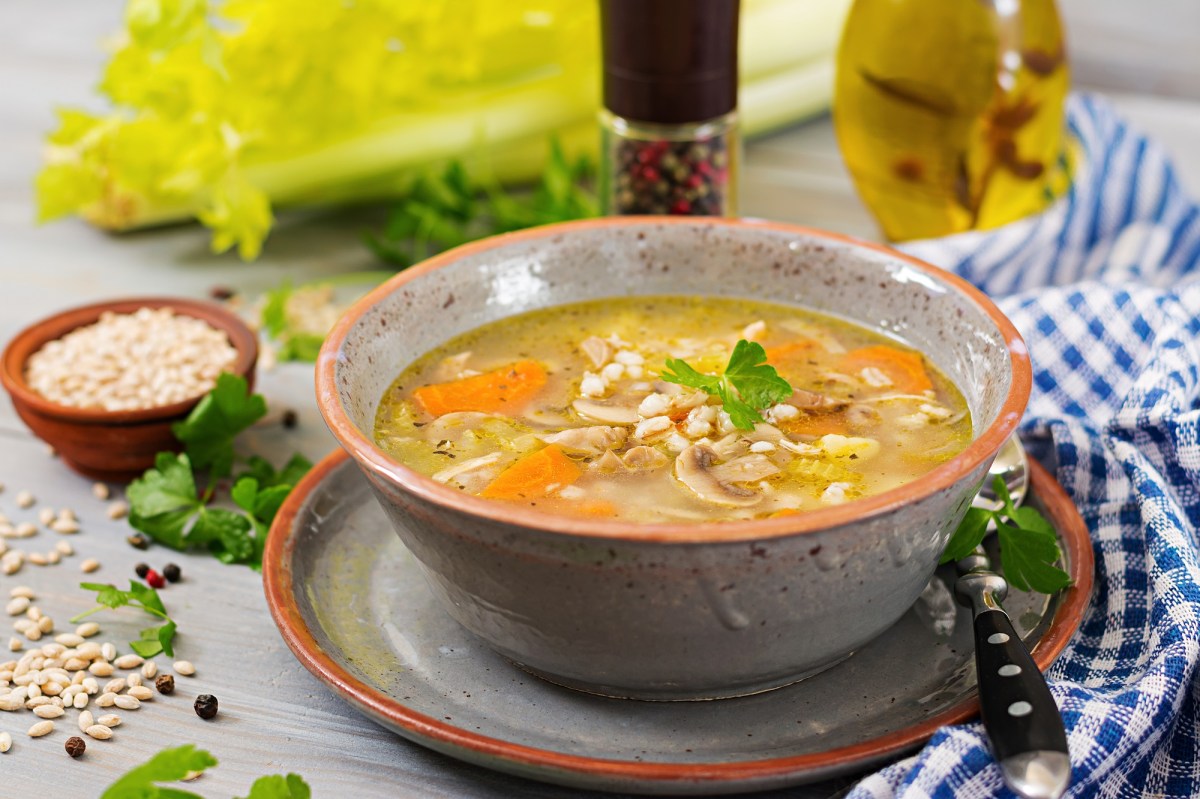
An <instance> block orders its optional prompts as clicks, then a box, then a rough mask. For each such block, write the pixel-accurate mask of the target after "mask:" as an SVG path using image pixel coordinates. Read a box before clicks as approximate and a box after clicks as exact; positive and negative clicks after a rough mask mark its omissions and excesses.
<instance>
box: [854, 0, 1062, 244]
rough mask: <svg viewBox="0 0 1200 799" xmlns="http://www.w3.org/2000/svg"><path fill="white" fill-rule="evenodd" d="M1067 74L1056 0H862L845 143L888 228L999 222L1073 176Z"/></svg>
mask: <svg viewBox="0 0 1200 799" xmlns="http://www.w3.org/2000/svg"><path fill="white" fill-rule="evenodd" d="M1068 84H1069V77H1068V70H1067V64H1066V58H1065V51H1064V47H1063V31H1062V26H1061V23H1060V20H1059V16H1058V11H1057V9H1056V8H1055V5H1054V2H1053V0H856V2H855V3H854V6H853V7H852V8H851V11H850V14H849V16H848V18H847V21H846V26H845V30H844V32H843V35H842V41H841V44H840V47H839V50H838V55H837V80H836V87H835V93H834V112H833V113H834V125H835V128H836V131H837V138H838V144H839V146H840V148H841V152H842V157H843V159H844V160H845V163H846V166H847V168H848V169H849V171H850V174H851V176H852V177H853V179H854V181H855V184H856V186H857V188H858V192H859V194H860V196H861V197H862V199H863V201H864V202H865V203H866V205H867V206H868V207H869V208H870V209H871V211H872V213H873V214H874V215H875V218H876V219H877V220H878V221H879V223H880V225H881V226H882V228H883V231H884V234H885V235H886V236H887V237H888V238H889V239H891V240H893V241H904V240H908V239H917V238H927V237H933V236H943V235H947V234H950V233H956V232H960V231H964V230H970V229H986V228H994V227H997V226H999V225H1003V224H1006V223H1008V222H1011V221H1014V220H1016V219H1019V218H1021V217H1024V216H1026V215H1030V214H1035V213H1038V212H1039V211H1041V210H1043V209H1044V208H1045V207H1046V206H1047V205H1048V204H1049V203H1051V202H1052V201H1053V200H1054V198H1056V197H1057V196H1059V195H1060V194H1062V193H1063V192H1065V191H1066V189H1067V187H1068V186H1069V183H1070V161H1071V158H1070V157H1069V153H1068V145H1067V139H1066V131H1065V120H1064V113H1065V111H1064V102H1065V99H1066V95H1067V89H1068Z"/></svg>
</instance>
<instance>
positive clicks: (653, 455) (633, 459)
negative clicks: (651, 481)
mask: <svg viewBox="0 0 1200 799" xmlns="http://www.w3.org/2000/svg"><path fill="white" fill-rule="evenodd" d="M669 460H670V458H668V457H667V456H666V455H664V454H662V453H661V452H659V451H658V450H656V449H655V448H654V447H645V446H642V447H633V448H632V449H630V450H629V451H628V452H626V453H625V458H624V460H623V462H624V464H625V468H627V469H629V470H630V471H633V472H643V471H649V470H651V469H657V468H659V467H660V466H666V465H667V462H668V461H669Z"/></svg>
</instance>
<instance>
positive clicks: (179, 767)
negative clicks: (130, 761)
mask: <svg viewBox="0 0 1200 799" xmlns="http://www.w3.org/2000/svg"><path fill="white" fill-rule="evenodd" d="M215 765H217V759H216V758H215V757H213V756H212V755H210V754H209V753H208V752H205V751H204V750H203V749H197V748H196V747H195V746H193V745H192V744H187V745H185V746H179V747H176V748H174V749H164V750H163V751H161V752H159V753H158V754H157V755H155V756H154V757H152V758H150V759H149V760H147V761H146V762H145V763H143V764H142V765H140V766H137V767H135V768H133V769H131V770H129V771H127V772H125V774H123V775H122V776H121V777H119V778H118V779H117V781H116V782H114V783H113V784H112V785H110V786H108V788H107V790H105V791H104V793H103V794H101V795H100V799H160V797H161V799H168V797H169V799H201V797H200V795H199V794H194V793H191V792H190V791H184V790H180V789H179V788H160V787H158V786H157V785H155V783H157V782H176V781H178V780H182V779H183V778H184V777H186V776H188V774H189V773H191V772H194V771H204V770H205V769H207V768H210V767H212V766H215Z"/></svg>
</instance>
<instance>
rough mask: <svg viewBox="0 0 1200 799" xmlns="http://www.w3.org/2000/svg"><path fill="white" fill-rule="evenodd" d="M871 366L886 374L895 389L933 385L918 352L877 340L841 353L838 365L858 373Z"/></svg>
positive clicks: (910, 390) (911, 391)
mask: <svg viewBox="0 0 1200 799" xmlns="http://www.w3.org/2000/svg"><path fill="white" fill-rule="evenodd" d="M870 367H874V368H875V369H878V370H879V371H881V372H883V373H884V374H885V375H887V376H888V379H889V380H891V381H892V388H894V389H895V390H896V391H903V392H905V393H906V394H919V393H921V392H922V391H928V390H929V389H931V388H933V381H932V380H930V379H929V373H928V372H926V371H925V363H924V360H923V359H922V358H921V356H920V355H919V354H918V353H915V352H907V351H905V350H901V349H897V348H896V347H889V346H886V345H884V344H879V345H876V346H873V347H863V348H862V349H857V350H851V351H850V352H847V353H846V354H845V355H843V356H842V361H841V368H842V370H843V371H845V372H847V373H849V374H853V375H858V374H859V373H861V372H862V370H863V369H867V368H870Z"/></svg>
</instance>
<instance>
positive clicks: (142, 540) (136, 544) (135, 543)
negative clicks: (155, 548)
mask: <svg viewBox="0 0 1200 799" xmlns="http://www.w3.org/2000/svg"><path fill="white" fill-rule="evenodd" d="M125 540H126V541H127V542H128V543H129V546H131V547H133V548H134V549H146V548H147V547H149V546H150V539H149V538H146V536H144V535H142V534H141V533H134V534H133V535H131V536H127V537H126V538H125Z"/></svg>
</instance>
